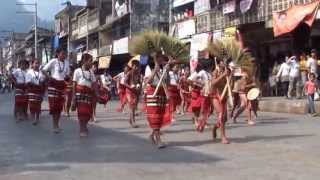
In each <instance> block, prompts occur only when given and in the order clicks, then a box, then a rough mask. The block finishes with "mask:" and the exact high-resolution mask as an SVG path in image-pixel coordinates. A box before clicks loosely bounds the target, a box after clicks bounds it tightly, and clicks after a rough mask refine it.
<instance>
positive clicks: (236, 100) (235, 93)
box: [230, 76, 241, 123]
mask: <svg viewBox="0 0 320 180" xmlns="http://www.w3.org/2000/svg"><path fill="white" fill-rule="evenodd" d="M240 79H241V77H240ZM240 79H239V77H238V76H236V77H234V80H233V89H232V97H233V106H232V109H231V112H230V117H231V119H233V116H234V112H235V110H236V109H237V108H238V107H239V106H240V96H239V88H240ZM233 123H236V122H233Z"/></svg>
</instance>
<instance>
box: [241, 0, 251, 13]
mask: <svg viewBox="0 0 320 180" xmlns="http://www.w3.org/2000/svg"><path fill="white" fill-rule="evenodd" d="M252 2H253V0H241V1H240V11H241V13H242V14H244V13H246V12H248V11H249V9H250V8H251V5H252Z"/></svg>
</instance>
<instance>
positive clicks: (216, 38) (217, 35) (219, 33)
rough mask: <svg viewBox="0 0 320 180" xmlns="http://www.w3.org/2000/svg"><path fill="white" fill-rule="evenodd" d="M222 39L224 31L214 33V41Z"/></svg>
mask: <svg viewBox="0 0 320 180" xmlns="http://www.w3.org/2000/svg"><path fill="white" fill-rule="evenodd" d="M221 39H222V31H221V30H215V31H213V40H221Z"/></svg>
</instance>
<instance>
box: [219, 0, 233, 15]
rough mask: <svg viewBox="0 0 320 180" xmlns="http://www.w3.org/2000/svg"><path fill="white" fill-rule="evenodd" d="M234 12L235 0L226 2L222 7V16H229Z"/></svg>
mask: <svg viewBox="0 0 320 180" xmlns="http://www.w3.org/2000/svg"><path fill="white" fill-rule="evenodd" d="M235 10H236V1H235V0H232V1H229V2H226V3H224V4H223V6H222V12H223V14H230V13H233V12H235Z"/></svg>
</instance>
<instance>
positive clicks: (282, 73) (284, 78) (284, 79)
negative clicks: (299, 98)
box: [277, 57, 290, 98]
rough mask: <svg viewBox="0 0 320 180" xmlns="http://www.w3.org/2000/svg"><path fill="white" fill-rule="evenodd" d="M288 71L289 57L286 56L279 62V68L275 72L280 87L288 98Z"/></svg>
mask: <svg viewBox="0 0 320 180" xmlns="http://www.w3.org/2000/svg"><path fill="white" fill-rule="evenodd" d="M289 73H290V65H289V58H288V57H286V61H285V62H283V63H282V64H281V66H280V69H279V71H278V73H277V81H280V82H281V89H282V92H283V94H284V96H285V97H286V98H288V88H289Z"/></svg>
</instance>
